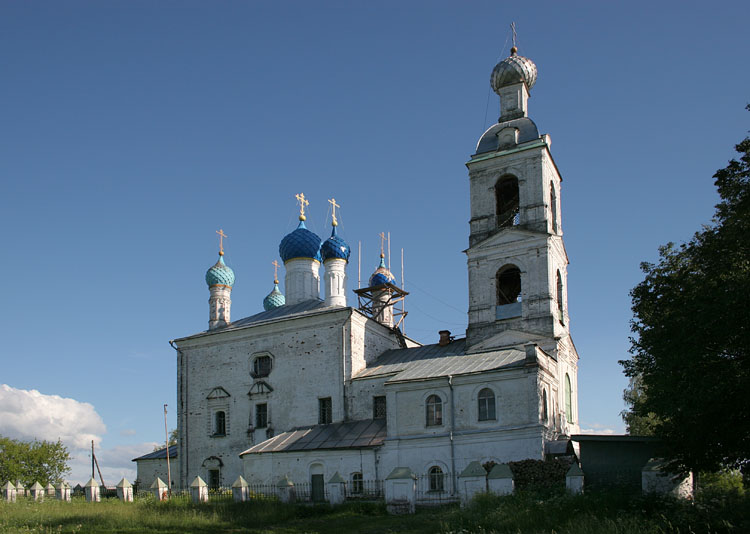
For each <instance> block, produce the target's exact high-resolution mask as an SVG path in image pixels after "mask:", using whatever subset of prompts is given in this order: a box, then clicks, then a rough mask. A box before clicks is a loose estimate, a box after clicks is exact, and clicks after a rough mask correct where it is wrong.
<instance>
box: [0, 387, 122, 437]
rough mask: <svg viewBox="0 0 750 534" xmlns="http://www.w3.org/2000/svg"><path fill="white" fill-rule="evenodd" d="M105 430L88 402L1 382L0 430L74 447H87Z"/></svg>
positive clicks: (11, 435) (102, 422) (0, 432)
mask: <svg viewBox="0 0 750 534" xmlns="http://www.w3.org/2000/svg"><path fill="white" fill-rule="evenodd" d="M106 431H107V427H106V426H105V424H104V421H102V418H101V417H100V416H99V414H98V413H96V410H95V409H94V407H93V406H92V405H91V404H89V403H87V402H79V401H77V400H75V399H70V398H64V397H60V396H59V395H45V394H43V393H40V392H39V391H37V390H35V389H31V390H26V389H16V388H13V387H10V386H8V385H6V384H0V434H2V435H3V436H7V437H10V438H16V439H26V440H28V439H46V440H48V441H57V440H58V439H60V440H62V442H63V443H65V444H66V445H67V446H68V447H70V448H73V449H86V448H87V447H89V446H90V444H91V440H93V441H94V443H97V444H98V443H99V442H100V441H101V435H102V434H104V433H105V432H106Z"/></svg>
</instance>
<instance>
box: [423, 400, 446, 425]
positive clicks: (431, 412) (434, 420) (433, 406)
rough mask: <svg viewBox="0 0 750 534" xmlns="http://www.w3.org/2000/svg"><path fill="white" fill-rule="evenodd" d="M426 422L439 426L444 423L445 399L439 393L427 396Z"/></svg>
mask: <svg viewBox="0 0 750 534" xmlns="http://www.w3.org/2000/svg"><path fill="white" fill-rule="evenodd" d="M426 424H427V426H439V425H442V424H443V401H442V399H441V398H440V397H438V396H437V395H430V396H429V397H427V403H426Z"/></svg>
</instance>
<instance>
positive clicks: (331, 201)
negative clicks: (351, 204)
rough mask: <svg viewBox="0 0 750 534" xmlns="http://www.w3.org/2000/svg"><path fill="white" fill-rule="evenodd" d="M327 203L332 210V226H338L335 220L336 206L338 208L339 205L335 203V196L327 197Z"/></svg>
mask: <svg viewBox="0 0 750 534" xmlns="http://www.w3.org/2000/svg"><path fill="white" fill-rule="evenodd" d="M328 203H329V204H330V205H331V208H332V210H333V211H332V214H331V224H332V225H333V226H338V225H339V222H338V221H337V220H336V208H340V207H341V206H339V205H338V204H336V199H335V198H329V199H328Z"/></svg>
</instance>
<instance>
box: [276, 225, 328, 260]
mask: <svg viewBox="0 0 750 534" xmlns="http://www.w3.org/2000/svg"><path fill="white" fill-rule="evenodd" d="M279 254H280V255H281V259H282V260H283V261H284V263H286V262H287V261H289V260H291V259H294V258H310V259H313V260H317V261H321V257H320V238H319V237H318V236H317V234H315V233H313V232H311V231H310V230H308V229H307V227H306V226H305V221H302V220H300V222H299V226H297V229H296V230H295V231H293V232H292V233H290V234H287V235H286V236H284V239H282V240H281V243H280V244H279Z"/></svg>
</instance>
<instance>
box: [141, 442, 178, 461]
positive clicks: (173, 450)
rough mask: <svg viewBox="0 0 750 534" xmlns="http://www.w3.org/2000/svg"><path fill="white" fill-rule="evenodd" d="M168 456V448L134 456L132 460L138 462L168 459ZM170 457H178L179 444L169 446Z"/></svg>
mask: <svg viewBox="0 0 750 534" xmlns="http://www.w3.org/2000/svg"><path fill="white" fill-rule="evenodd" d="M166 457H167V449H159V450H158V451H154V452H150V453H148V454H144V455H143V456H139V457H138V458H133V459H132V460H131V461H133V462H136V461H138V460H159V459H166ZM169 457H170V458H177V445H170V446H169Z"/></svg>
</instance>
